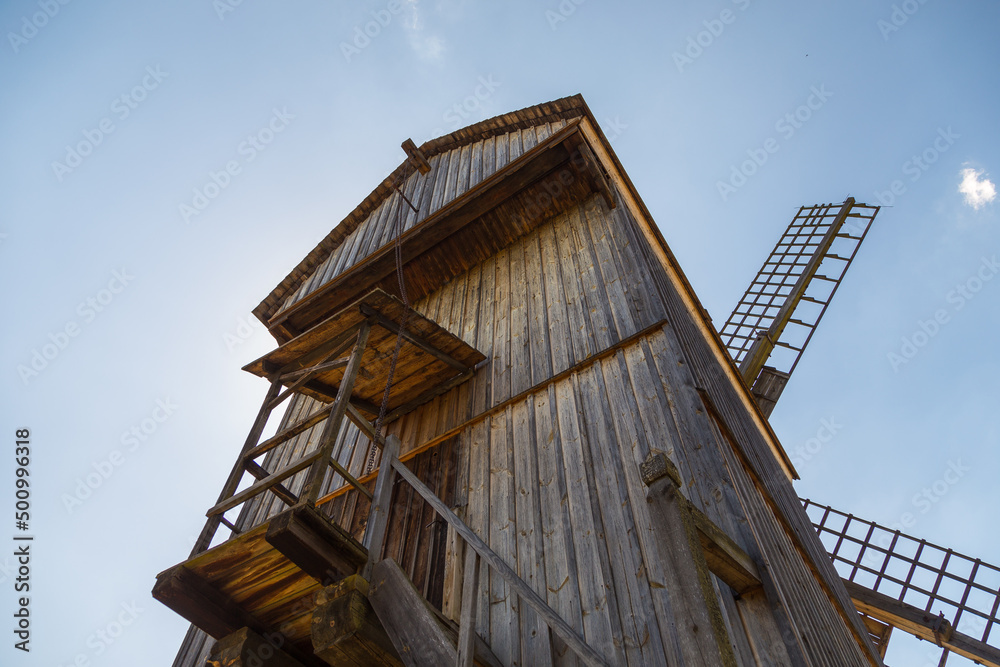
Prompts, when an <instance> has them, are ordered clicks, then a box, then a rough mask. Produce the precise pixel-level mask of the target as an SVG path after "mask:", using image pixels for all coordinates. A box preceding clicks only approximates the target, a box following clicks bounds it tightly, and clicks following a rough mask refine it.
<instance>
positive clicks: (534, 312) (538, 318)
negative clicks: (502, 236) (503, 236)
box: [522, 230, 558, 385]
mask: <svg viewBox="0 0 1000 667" xmlns="http://www.w3.org/2000/svg"><path fill="white" fill-rule="evenodd" d="M522 243H523V247H524V274H525V285H526V295H525V297H526V298H525V300H526V301H527V314H528V350H527V352H528V356H529V357H530V365H531V373H530V378H529V379H528V382H529V383H530V384H531V385H536V384H538V383H539V382H541V381H543V380H545V379H548V378H550V377H552V353H551V351H550V345H551V343H550V341H549V321H548V317H547V313H546V306H545V278H544V276H543V275H542V271H543V267H542V254H541V248H540V243H541V235H540V234H539V233H538V231H537V230H536V231H535V232H533V233H532V234H531V235H529V236H528V237H527V238H525V239H524V240H523V242H522ZM557 335H558V334H557Z"/></svg>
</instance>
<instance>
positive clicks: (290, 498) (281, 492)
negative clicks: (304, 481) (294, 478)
mask: <svg viewBox="0 0 1000 667" xmlns="http://www.w3.org/2000/svg"><path fill="white" fill-rule="evenodd" d="M246 469H247V472H248V473H250V474H251V475H253V476H254V477H256V478H257V479H267V478H268V476H269V475H270V473H268V472H267V470H266V469H265V468H264V466H262V465H260V464H259V463H257V462H256V461H247V462H246ZM271 493H273V494H274V495H276V496H278V497H279V498H281V500H282V501H284V502H285V504H287V505H294V504H295V503H297V502H298V501H299V497H298V496H296V495H295V494H294V493H292V492H291V491H289V490H288V489H287V488H285V486H284V485H283V484H275V485H274V486H272V487H271Z"/></svg>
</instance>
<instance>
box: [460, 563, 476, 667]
mask: <svg viewBox="0 0 1000 667" xmlns="http://www.w3.org/2000/svg"><path fill="white" fill-rule="evenodd" d="M478 591H479V554H477V553H476V550H475V549H473V548H472V547H471V546H469V545H465V582H464V583H463V584H462V616H461V620H460V621H459V625H458V663H457V665H458V667H472V662H473V658H474V657H475V655H474V654H475V648H476V607H477V606H478V605H479V600H478V597H477V593H478Z"/></svg>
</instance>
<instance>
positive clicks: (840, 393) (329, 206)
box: [0, 0, 1000, 667]
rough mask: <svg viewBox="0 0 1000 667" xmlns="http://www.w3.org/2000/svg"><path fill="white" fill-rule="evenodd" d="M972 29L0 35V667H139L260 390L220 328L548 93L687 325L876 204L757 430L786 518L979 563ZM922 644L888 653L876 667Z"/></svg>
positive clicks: (36, 15) (185, 3) (474, 17)
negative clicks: (407, 162) (660, 263)
mask: <svg viewBox="0 0 1000 667" xmlns="http://www.w3.org/2000/svg"><path fill="white" fill-rule="evenodd" d="M998 25H1000V4H997V3H995V2H986V1H978V2H977V1H972V0H953V1H952V2H944V1H943V0H903V1H900V0H868V1H865V2H862V1H860V0H841V1H839V2H771V3H764V2H759V1H758V0H732V1H730V0H713V1H711V2H691V1H688V2H667V3H654V2H610V1H608V0H561V1H558V0H539V1H537V2H522V1H511V2H504V3H498V2H490V3H487V2H463V1H461V0H438V1H435V0H408V1H402V0H398V1H397V0H392V1H389V0H375V1H372V2H354V3H333V2H317V1H315V0H299V1H296V2H284V3H278V2H265V1H263V0H178V1H176V2H170V3H151V2H123V1H118V2H116V1H112V0H104V1H96V0H95V1H92V2H72V1H70V0H8V1H6V2H3V3H0V33H2V34H3V44H0V82H2V85H0V146H3V161H2V166H0V199H2V201H3V202H4V205H3V207H2V208H0V284H2V285H3V286H4V289H3V291H2V297H0V299H2V304H3V313H4V320H3V321H4V324H3V326H2V327H0V398H2V401H0V405H2V409H0V424H2V426H0V436H2V438H3V439H5V441H6V442H7V445H6V447H5V449H6V452H7V453H5V454H4V455H3V456H2V457H0V473H2V474H0V498H2V499H3V500H2V506H3V507H4V508H5V509H4V510H3V511H4V513H5V514H6V516H8V517H10V515H11V514H13V513H14V511H15V509H16V508H15V506H14V505H15V502H16V497H15V494H16V491H17V490H16V488H15V483H16V482H15V480H16V477H15V474H16V473H15V468H16V467H18V464H17V462H16V461H15V456H16V453H15V449H14V448H15V447H16V446H17V445H16V442H15V441H16V440H17V439H18V438H19V436H18V434H17V432H18V430H19V429H28V431H27V434H28V438H27V440H28V441H29V445H28V447H29V450H30V454H29V457H30V462H29V466H28V468H29V471H30V476H29V478H28V479H29V481H30V494H31V495H30V501H29V502H30V504H31V508H30V523H29V526H28V529H27V530H26V531H19V530H17V529H16V527H14V525H13V520H12V519H11V524H10V525H11V527H10V528H8V529H4V530H3V531H0V534H2V535H4V536H3V537H2V538H0V539H2V540H3V541H4V542H5V543H7V544H8V545H11V546H9V547H7V548H4V549H3V550H2V552H0V553H12V550H13V549H14V546H12V545H14V544H15V542H14V541H13V539H12V538H13V537H14V536H16V535H21V536H24V535H29V534H30V535H32V536H34V540H33V541H32V542H31V547H30V548H31V575H30V576H31V581H30V586H31V591H30V594H31V601H30V614H31V617H30V623H31V626H30V627H31V644H30V647H31V652H30V653H28V654H25V653H23V652H22V651H18V650H16V649H15V648H14V646H13V644H14V641H13V639H12V629H13V620H12V614H13V613H14V612H15V608H16V605H17V600H16V597H17V595H16V593H15V591H14V589H13V586H14V584H15V581H14V578H15V573H14V571H13V569H12V568H13V556H6V557H0V566H2V568H0V591H2V594H0V609H2V610H3V617H4V618H7V619H8V620H7V622H6V625H7V626H9V627H4V628H0V629H2V630H3V635H2V636H5V637H6V638H7V639H6V640H5V641H4V642H3V645H2V647H0V656H2V657H0V663H2V664H4V665H38V666H41V665H46V666H53V665H58V666H59V667H63V666H65V665H71V664H77V665H84V666H86V665H94V666H96V667H112V666H119V665H134V664H144V665H145V664H149V665H169V664H170V662H171V660H172V658H173V655H174V653H175V651H176V648H177V646H178V644H179V642H180V640H181V638H182V636H183V634H184V631H185V629H186V627H187V623H186V622H184V621H183V619H181V618H180V617H179V616H177V615H175V614H174V613H173V612H171V611H170V610H168V609H167V608H166V607H164V606H162V605H160V604H159V603H156V602H154V601H153V600H152V599H151V597H150V595H149V591H150V589H151V587H152V585H153V582H154V577H155V575H156V574H157V573H158V572H160V571H161V570H164V569H166V568H167V567H170V566H172V565H174V564H175V563H177V562H180V561H182V560H183V559H184V558H186V556H187V554H188V552H189V550H190V547H191V544H192V542H193V540H194V537H195V536H196V535H197V533H198V532H199V530H200V529H201V526H202V524H203V521H204V512H205V510H206V509H207V508H208V507H209V506H211V505H212V504H213V503H214V501H215V499H216V497H217V495H218V493H219V490H220V488H221V486H222V484H223V482H224V480H225V477H226V475H227V474H228V471H229V469H230V466H231V463H232V460H233V458H234V456H235V453H236V452H237V451H238V450H239V447H240V446H241V445H242V442H243V440H244V438H245V437H246V433H247V431H248V430H249V428H250V425H251V422H252V420H253V418H254V415H255V414H256V411H257V409H258V406H259V404H260V401H261V399H262V398H263V396H264V393H265V391H266V382H265V381H264V380H261V379H259V378H256V377H254V376H250V375H249V374H247V373H244V372H242V371H241V370H240V367H241V366H242V365H243V364H245V363H247V362H248V361H251V360H253V359H255V358H256V357H258V356H260V355H262V354H264V353H266V352H267V351H269V350H270V349H272V348H273V347H274V344H275V343H274V340H273V339H272V338H271V337H270V336H269V335H268V334H267V333H266V332H265V331H264V329H263V327H262V326H260V325H259V323H257V322H256V320H254V319H253V318H252V316H251V315H250V311H251V310H252V309H253V308H254V307H255V306H256V305H257V304H258V303H259V302H260V301H261V300H262V299H263V298H264V297H265V296H266V295H267V294H268V293H269V292H270V290H271V289H272V288H273V287H274V286H275V285H277V284H278V282H280V281H281V280H282V279H283V278H284V277H285V275H286V274H287V273H288V272H289V271H290V270H291V268H292V267H294V265H295V264H296V263H297V262H298V261H299V260H300V259H301V258H302V257H303V256H304V255H305V254H306V253H307V252H308V251H309V250H311V249H312V248H313V247H314V246H315V244H316V243H317V242H318V241H319V240H320V239H322V238H323V237H324V236H325V235H326V233H328V232H329V230H330V229H331V228H332V227H333V226H334V225H336V224H337V223H338V222H339V221H340V220H341V219H342V218H343V217H344V216H345V215H346V214H347V213H348V212H350V211H351V210H352V209H353V208H354V207H355V206H356V205H357V204H358V203H359V202H360V201H361V200H362V199H363V198H364V197H365V196H366V195H367V194H368V193H369V192H370V191H371V190H372V189H373V188H374V187H375V186H376V185H378V183H379V182H380V181H381V180H382V179H383V178H384V177H385V176H386V175H387V174H388V173H389V172H390V171H391V170H392V169H393V168H394V167H395V166H396V165H398V164H399V163H400V161H401V160H402V159H403V157H404V156H403V153H402V151H401V149H400V148H399V145H400V143H401V142H402V141H403V140H404V139H406V138H412V139H413V140H414V141H415V142H416V143H417V144H418V145H419V144H420V143H422V142H424V141H426V140H429V139H431V138H434V137H435V136H438V135H440V134H444V133H448V132H451V131H453V130H455V129H458V128H459V127H462V126H464V125H466V124H469V123H472V122H476V121H478V120H482V119H484V118H488V117H491V116H494V115H497V114H501V113H505V112H508V111H512V110H515V109H520V108H523V107H526V106H530V105H533V104H538V103H541V102H544V101H548V100H553V99H557V98H559V97H563V96H566V95H571V94H575V93H582V94H583V95H584V97H585V99H586V100H587V102H588V104H589V106H590V108H591V110H592V111H593V113H594V115H595V117H596V118H597V120H598V121H599V122H600V123H601V125H602V127H603V129H604V131H605V133H606V134H607V135H608V137H609V139H610V141H611V144H612V146H613V148H614V150H615V151H616V153H617V154H618V156H619V158H620V160H621V162H622V164H623V165H624V167H625V169H626V170H627V172H628V173H629V175H630V176H631V178H632V180H633V182H634V183H635V185H636V187H637V189H638V191H639V193H640V195H641V196H642V197H643V199H644V201H645V203H646V205H647V206H648V208H649V210H650V212H651V213H652V215H653V217H654V219H655V220H656V222H657V224H658V225H659V227H660V229H661V230H662V232H663V235H664V237H665V238H666V240H667V243H668V244H669V245H670V247H671V249H672V250H673V252H674V254H675V255H676V257H677V259H678V261H679V263H680V265H681V267H682V268H683V270H684V271H685V273H686V275H687V277H688V278H689V280H690V282H691V284H692V285H693V286H694V289H695V290H696V292H697V294H698V295H699V297H700V299H701V301H702V303H703V304H704V305H705V307H706V308H707V309H708V311H709V313H710V314H711V316H712V318H713V320H714V321H715V322H716V324H717V325H719V326H721V324H722V323H723V322H725V320H726V318H727V317H728V315H729V313H730V311H731V310H732V308H733V306H734V305H735V303H736V302H737V301H738V299H739V298H740V296H741V295H742V293H743V290H744V289H745V288H746V286H747V284H749V282H750V280H751V279H752V278H753V276H754V275H755V273H756V271H757V270H758V268H759V267H760V264H761V262H762V261H763V260H764V258H765V257H766V256H767V254H768V252H769V251H770V250H771V248H772V246H773V245H774V243H775V241H776V240H777V239H778V237H779V236H780V234H781V232H782V231H783V230H784V228H785V226H786V225H787V224H788V222H789V221H790V220H791V218H792V216H793V215H794V214H795V212H796V211H797V210H798V208H799V206H802V205H811V204H817V203H826V202H840V201H843V200H844V199H845V198H846V197H847V196H853V197H855V198H856V199H857V200H858V201H860V202H867V203H870V204H879V205H883V206H884V208H883V209H882V210H881V212H880V213H879V215H878V217H877V219H876V221H875V223H874V225H873V228H872V230H871V232H870V234H869V237H868V239H867V240H866V241H865V243H864V245H863V246H862V248H861V250H860V251H859V253H858V256H857V259H856V260H855V263H854V265H853V266H852V267H851V270H850V272H849V273H848V275H847V278H846V280H845V281H844V284H843V285H842V286H841V288H840V291H839V292H838V294H837V296H836V299H835V301H834V303H833V304H832V305H831V307H830V309H829V310H828V312H827V314H826V317H825V319H824V320H823V322H822V324H821V326H820V327H819V329H818V331H817V333H816V334H815V336H814V337H813V340H812V342H811V344H810V346H809V349H808V350H807V351H806V353H805V355H804V357H803V359H802V361H801V362H800V364H799V366H798V368H797V369H796V371H795V375H794V376H793V378H792V380H791V382H790V384H789V386H788V388H787V389H786V390H785V393H784V395H783V396H782V398H781V401H780V402H779V404H778V406H777V408H776V409H775V411H774V413H773V415H772V418H771V421H772V424H773V427H774V430H775V432H776V433H777V435H778V437H779V438H780V440H781V441H782V443H783V445H784V447H785V448H786V450H787V451H788V452H789V455H790V456H791V458H792V460H793V461H794V462H795V464H796V467H797V469H798V472H799V474H800V475H801V477H802V479H801V480H800V481H798V482H796V490H797V492H798V493H799V495H800V496H802V497H807V498H810V499H812V500H814V501H816V502H819V503H823V504H831V505H834V506H836V507H838V508H840V509H842V510H844V511H846V512H851V513H853V514H855V515H857V516H860V517H864V518H868V519H872V520H875V521H878V522H880V523H882V524H885V525H890V526H892V525H895V524H898V523H900V522H902V521H903V519H904V517H908V519H909V520H908V521H907V523H908V524H909V525H908V527H907V532H909V533H911V534H914V535H916V536H917V537H921V538H925V539H928V540H930V541H932V542H935V543H938V544H943V545H945V546H949V547H952V548H954V549H955V550H957V551H960V552H962V553H965V554H969V555H971V556H973V557H978V558H982V559H983V560H985V561H987V562H992V563H994V564H1000V534H998V531H997V530H996V526H997V520H998V509H997V508H998V503H997V499H996V493H995V488H996V482H995V480H996V479H997V477H998V472H1000V446H998V445H1000V417H998V410H997V406H998V404H1000V382H997V373H998V370H1000V353H998V346H997V345H996V330H997V328H998V325H1000V318H998V313H1000V309H998V305H1000V279H996V280H994V278H996V277H997V273H998V272H1000V265H998V264H997V256H998V253H1000V230H998V225H997V222H998V219H997V208H998V205H1000V204H998V202H997V201H996V193H995V186H994V185H993V184H994V183H996V181H997V177H998V176H1000V143H998V141H1000V140H998V132H997V121H998V114H997V109H998V107H1000V90H998V87H997V85H996V70H997V65H998V64H1000V46H998V42H997V40H996V27H997V26H998ZM831 425H833V426H831ZM824 428H825V429H826V430H823V429H824ZM949 471H952V472H949ZM954 471H960V473H958V472H954ZM927 490H929V493H930V495H927V494H926V492H925V491H927ZM921 494H923V495H921ZM18 544H23V543H18ZM933 648H934V647H933V646H931V645H929V644H927V643H921V642H917V641H915V640H912V641H911V640H909V638H908V637H906V636H904V635H902V633H897V634H896V636H895V637H894V638H893V640H892V642H891V643H890V649H889V655H888V656H887V662H888V663H889V664H890V665H895V666H900V665H903V666H906V665H918V666H920V665H925V664H926V665H936V664H937V658H938V654H939V652H937V651H935V650H932V649H933ZM948 664H949V665H960V664H971V663H967V662H966V661H963V660H961V659H958V658H952V659H951V660H949V663H948Z"/></svg>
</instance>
